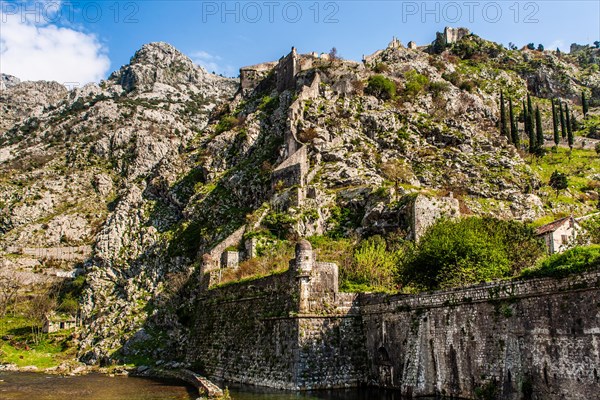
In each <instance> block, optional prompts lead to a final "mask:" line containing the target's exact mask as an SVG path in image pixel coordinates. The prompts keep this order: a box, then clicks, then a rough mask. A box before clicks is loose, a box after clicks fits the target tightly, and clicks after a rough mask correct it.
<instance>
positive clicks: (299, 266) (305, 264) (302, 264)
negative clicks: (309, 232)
mask: <svg viewBox="0 0 600 400" xmlns="http://www.w3.org/2000/svg"><path fill="white" fill-rule="evenodd" d="M313 263H314V255H313V249H312V246H311V244H310V242H309V241H308V240H306V239H302V240H300V241H299V242H298V243H296V263H295V264H296V265H295V267H296V270H297V271H298V272H310V271H312V268H313Z"/></svg>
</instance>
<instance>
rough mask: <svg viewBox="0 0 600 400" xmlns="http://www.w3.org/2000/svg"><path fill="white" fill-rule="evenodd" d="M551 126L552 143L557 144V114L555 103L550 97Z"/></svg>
mask: <svg viewBox="0 0 600 400" xmlns="http://www.w3.org/2000/svg"><path fill="white" fill-rule="evenodd" d="M552 127H553V128H554V144H555V145H557V146H558V145H559V143H560V133H559V132H558V115H557V114H556V105H555V104H554V99H552Z"/></svg>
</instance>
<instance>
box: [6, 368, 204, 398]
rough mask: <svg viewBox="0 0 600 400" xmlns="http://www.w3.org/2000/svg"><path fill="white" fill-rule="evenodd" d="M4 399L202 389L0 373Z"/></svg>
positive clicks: (166, 394) (173, 394)
mask: <svg viewBox="0 0 600 400" xmlns="http://www.w3.org/2000/svg"><path fill="white" fill-rule="evenodd" d="M0 380H1V382H0V399H2V400H21V399H22V400H25V399H27V400H32V399H35V400H80V399H82V400H83V399H93V400H189V399H195V398H196V397H197V396H194V394H197V393H198V392H197V391H195V389H194V388H193V387H187V386H184V385H182V384H181V382H173V381H164V380H161V381H155V380H151V379H141V378H126V377H114V378H111V377H108V376H106V375H96V374H91V375H85V376H68V377H61V376H57V375H45V374H36V373H14V372H11V373H0Z"/></svg>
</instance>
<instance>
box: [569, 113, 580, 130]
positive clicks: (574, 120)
mask: <svg viewBox="0 0 600 400" xmlns="http://www.w3.org/2000/svg"><path fill="white" fill-rule="evenodd" d="M578 127H579V123H578V122H577V118H576V117H575V113H573V112H571V129H573V132H575V131H576V130H577V128H578Z"/></svg>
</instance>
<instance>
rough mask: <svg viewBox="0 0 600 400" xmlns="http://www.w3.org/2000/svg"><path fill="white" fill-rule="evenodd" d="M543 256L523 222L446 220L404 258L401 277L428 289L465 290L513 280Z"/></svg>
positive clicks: (408, 282) (435, 225)
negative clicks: (462, 288)
mask: <svg viewBox="0 0 600 400" xmlns="http://www.w3.org/2000/svg"><path fill="white" fill-rule="evenodd" d="M542 254H543V244H542V243H541V242H540V241H539V239H537V238H536V237H535V235H534V232H533V230H532V229H531V228H528V227H526V226H524V225H523V224H521V223H518V222H515V221H502V220H498V219H495V218H490V217H484V218H479V217H471V218H466V219H462V220H458V221H451V220H447V219H442V220H440V221H438V222H437V223H436V224H434V225H432V226H431V227H430V228H429V229H428V230H427V231H426V233H425V234H424V235H423V237H422V238H421V240H420V242H419V243H418V244H417V245H416V246H415V248H414V249H413V250H411V251H410V252H409V254H408V255H407V257H406V258H405V259H404V260H403V266H402V267H401V278H402V280H403V282H402V283H404V284H414V285H416V286H417V287H421V288H425V289H438V288H447V287H454V286H462V285H465V284H468V283H477V282H481V281H490V280H494V279H499V278H504V277H508V276H512V275H514V274H515V273H517V272H519V271H520V270H521V269H522V268H523V267H525V266H528V265H532V264H533V263H534V262H535V260H536V259H537V258H538V257H539V256H541V255H542Z"/></svg>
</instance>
